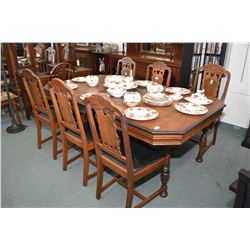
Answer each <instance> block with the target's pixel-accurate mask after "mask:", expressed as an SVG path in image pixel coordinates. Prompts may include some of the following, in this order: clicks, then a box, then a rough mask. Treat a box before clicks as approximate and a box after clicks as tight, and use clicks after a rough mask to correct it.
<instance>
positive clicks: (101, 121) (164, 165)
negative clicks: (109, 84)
mask: <svg viewBox="0 0 250 250" xmlns="http://www.w3.org/2000/svg"><path fill="white" fill-rule="evenodd" d="M86 106H87V113H88V118H89V121H90V126H91V131H92V134H93V139H94V143H95V149H96V156H97V169H98V174H97V190H96V198H97V199H100V198H101V193H102V191H104V190H105V189H106V188H107V187H109V186H110V185H111V184H112V183H114V182H115V181H118V183H122V186H125V183H124V182H122V180H121V178H124V179H125V180H126V182H127V200H126V207H132V202H133V195H134V194H136V195H137V196H139V197H140V198H141V199H142V201H141V202H140V203H139V204H138V205H137V206H136V207H142V206H144V205H145V204H146V203H148V202H149V201H150V200H152V199H153V198H155V197H156V196H157V195H160V194H161V195H162V196H163V197H166V196H167V180H168V176H169V171H168V167H169V159H170V156H169V155H165V156H163V157H161V158H159V159H157V160H155V161H154V162H153V163H151V164H148V165H146V166H143V167H142V168H140V169H139V170H138V171H135V169H134V164H133V158H132V157H133V156H132V153H131V147H130V138H129V135H128V129H127V118H126V116H125V114H124V111H123V110H122V109H121V108H119V107H117V105H116V104H115V103H114V102H112V100H111V99H109V98H107V97H105V96H103V95H102V94H96V95H92V96H91V97H89V98H86ZM93 112H94V113H95V114H93ZM94 116H95V117H96V121H97V123H98V128H97V126H96V121H95V119H94ZM116 118H119V120H120V122H121V132H122V139H123V140H121V138H120V137H119V135H118V128H117V125H116ZM97 130H98V131H99V133H98V132H97ZM121 142H122V143H123V145H124V152H125V153H124V155H123V153H122V152H121ZM108 155H109V156H108ZM110 156H111V157H113V159H114V160H112V159H111V158H110ZM117 161H121V162H123V163H124V164H125V165H126V167H124V168H123V167H121V165H120V164H119V163H117ZM104 166H105V167H108V168H109V169H111V170H112V171H113V172H114V173H116V174H117V176H116V177H115V178H113V179H112V180H111V181H109V182H108V183H107V184H106V185H103V169H104ZM159 168H160V169H162V174H161V180H162V186H161V187H160V188H159V189H158V190H157V191H155V192H154V193H153V194H151V195H150V196H149V197H144V196H143V195H142V194H141V193H139V192H138V191H136V192H135V190H134V185H135V182H136V181H138V180H140V179H142V178H143V177H145V176H148V175H149V174H151V173H152V172H154V171H156V170H157V169H159ZM120 177H121V178H120Z"/></svg>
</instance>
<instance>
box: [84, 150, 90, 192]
mask: <svg viewBox="0 0 250 250" xmlns="http://www.w3.org/2000/svg"><path fill="white" fill-rule="evenodd" d="M83 164H84V165H83V186H85V187H86V186H87V185H88V177H89V156H88V152H83Z"/></svg>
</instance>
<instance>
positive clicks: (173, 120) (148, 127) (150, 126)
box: [73, 75, 226, 145]
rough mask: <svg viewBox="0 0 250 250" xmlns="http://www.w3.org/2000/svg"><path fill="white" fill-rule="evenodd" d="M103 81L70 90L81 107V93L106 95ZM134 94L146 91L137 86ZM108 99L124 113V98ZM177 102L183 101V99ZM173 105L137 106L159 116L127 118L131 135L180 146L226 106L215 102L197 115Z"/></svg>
mask: <svg viewBox="0 0 250 250" xmlns="http://www.w3.org/2000/svg"><path fill="white" fill-rule="evenodd" d="M104 79H105V76H104V75H101V76H99V85H98V86H96V87H89V86H88V85H87V83H79V84H78V86H79V87H78V88H77V89H75V90H73V93H74V94H75V97H76V98H77V102H78V103H79V104H81V105H84V101H82V100H81V99H80V96H81V94H83V93H87V92H94V93H106V88H105V87H104V86H103V83H104ZM136 91H138V92H140V93H141V94H142V95H143V94H144V93H146V89H145V88H142V87H137V89H136ZM110 98H112V99H113V101H114V103H115V104H117V105H118V106H119V107H121V108H122V109H123V110H125V109H127V108H128V107H127V106H126V105H125V104H124V103H123V98H114V97H110ZM179 102H183V100H181V101H179ZM176 103H177V102H176V101H174V102H173V103H172V104H171V105H170V106H165V107H155V106H149V105H147V104H144V103H143V102H141V103H140V105H138V106H140V107H150V108H153V109H155V110H157V111H158V113H159V116H158V117H157V118H156V119H154V120H149V121H136V120H131V119H128V124H129V130H130V131H129V132H130V134H131V135H133V136H135V137H138V138H139V139H142V140H144V141H146V142H148V143H150V144H153V145H180V144H182V143H184V142H185V141H187V140H188V139H190V138H191V137H193V136H194V135H195V134H197V133H198V132H199V131H201V130H202V129H203V128H205V127H206V126H208V125H209V124H210V123H211V122H212V121H214V120H216V119H218V118H219V117H220V116H221V114H222V110H223V108H224V107H225V106H226V105H225V104H224V103H223V102H222V101H220V100H217V99H214V100H213V103H212V104H209V105H208V106H207V108H208V113H206V114H205V115H197V116H196V115H188V114H183V113H180V112H178V111H177V110H176V109H175V107H174V104H176Z"/></svg>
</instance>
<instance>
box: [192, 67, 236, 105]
mask: <svg viewBox="0 0 250 250" xmlns="http://www.w3.org/2000/svg"><path fill="white" fill-rule="evenodd" d="M200 75H202V78H201V84H200V87H199V89H204V90H205V95H206V96H207V97H208V98H212V99H213V98H218V99H220V100H223V101H225V98H226V95H227V90H228V86H229V82H230V79H231V73H230V72H229V71H227V70H226V69H224V68H223V67H222V66H221V65H218V64H207V65H205V66H204V67H200V68H198V69H197V70H196V73H195V78H194V84H193V87H192V92H195V91H197V89H198V82H199V76H200ZM224 77H226V82H225V84H224V86H222V79H223V78H224ZM222 87H223V89H222ZM220 93H222V95H221V97H220V96H219V94H220Z"/></svg>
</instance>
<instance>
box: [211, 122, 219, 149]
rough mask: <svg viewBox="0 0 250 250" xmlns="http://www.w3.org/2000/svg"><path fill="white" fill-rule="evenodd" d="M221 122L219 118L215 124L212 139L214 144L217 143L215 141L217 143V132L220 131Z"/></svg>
mask: <svg viewBox="0 0 250 250" xmlns="http://www.w3.org/2000/svg"><path fill="white" fill-rule="evenodd" d="M219 124H220V121H219V120H218V121H217V122H216V123H215V124H214V134H213V141H212V144H213V145H215V143H216V138H217V132H218V128H219Z"/></svg>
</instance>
